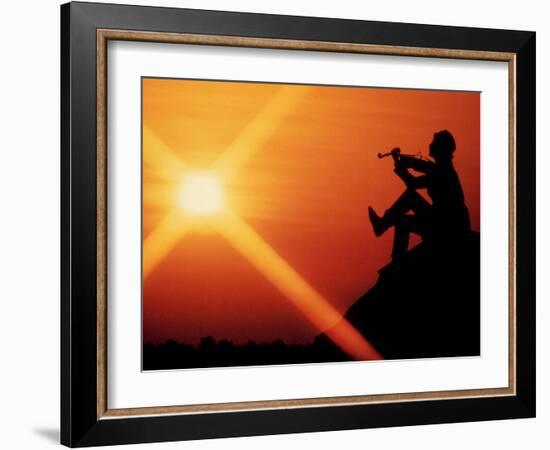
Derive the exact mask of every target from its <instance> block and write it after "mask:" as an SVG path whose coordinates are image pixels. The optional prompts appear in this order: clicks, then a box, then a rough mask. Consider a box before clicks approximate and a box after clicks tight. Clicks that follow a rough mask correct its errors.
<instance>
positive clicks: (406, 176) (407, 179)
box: [394, 163, 428, 189]
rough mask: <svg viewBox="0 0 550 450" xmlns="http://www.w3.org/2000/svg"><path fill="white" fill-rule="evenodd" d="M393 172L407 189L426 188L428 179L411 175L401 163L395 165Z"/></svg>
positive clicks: (424, 176) (423, 176)
mask: <svg viewBox="0 0 550 450" xmlns="http://www.w3.org/2000/svg"><path fill="white" fill-rule="evenodd" d="M415 170H416V169H415ZM394 172H395V173H396V174H397V176H398V177H399V178H401V179H402V180H403V182H404V183H405V185H406V186H407V187H408V188H409V189H423V188H426V187H427V178H428V177H427V176H426V175H420V176H418V177H415V176H414V175H411V173H410V172H409V170H408V169H407V167H406V166H405V165H403V164H401V163H397V164H395V169H394Z"/></svg>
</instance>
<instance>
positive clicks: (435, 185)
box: [369, 130, 470, 261]
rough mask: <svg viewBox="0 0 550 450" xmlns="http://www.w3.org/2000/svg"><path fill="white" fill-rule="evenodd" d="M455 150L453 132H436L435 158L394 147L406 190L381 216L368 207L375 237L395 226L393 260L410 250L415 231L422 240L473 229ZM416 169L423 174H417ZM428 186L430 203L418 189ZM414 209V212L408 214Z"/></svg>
mask: <svg viewBox="0 0 550 450" xmlns="http://www.w3.org/2000/svg"><path fill="white" fill-rule="evenodd" d="M455 149H456V144H455V140H454V138H453V135H452V134H451V133H450V132H449V131H447V130H443V131H439V132H437V133H435V134H434V136H433V140H432V142H431V144H430V152H429V155H430V157H431V158H433V160H434V161H428V160H423V159H419V158H415V157H411V156H405V155H400V153H399V149H394V150H392V156H393V159H394V163H395V169H394V172H395V173H396V174H397V175H398V176H399V178H401V179H402V180H403V181H404V182H405V185H406V186H407V189H406V190H405V192H404V193H403V194H402V195H401V196H400V197H399V198H398V199H397V201H396V202H395V203H394V204H393V206H392V207H391V208H390V209H388V210H386V212H385V213H384V215H383V216H382V217H380V216H378V214H376V212H375V211H374V210H373V209H372V208H371V207H369V218H370V221H371V224H372V228H373V230H374V234H375V235H376V236H381V235H382V234H384V232H385V231H386V230H388V229H389V228H391V227H392V226H393V227H395V234H394V242H393V250H392V259H393V260H394V261H395V260H398V259H399V258H400V257H401V256H403V255H404V254H405V253H406V252H407V249H408V245H409V234H410V233H415V234H418V235H420V236H421V237H422V239H423V240H426V239H431V238H443V239H445V238H450V239H452V237H451V236H452V235H456V234H461V233H465V232H466V231H468V230H469V229H470V217H469V214H468V209H467V208H466V205H465V204H464V193H463V191H462V186H461V185H460V180H459V178H458V175H457V173H456V171H455V168H454V166H453V161H452V158H453V153H454V151H455ZM409 169H413V170H415V171H417V172H420V173H422V174H423V175H420V176H414V175H412V174H411V173H410V172H409ZM423 188H426V189H427V191H428V195H429V196H430V198H431V199H432V203H431V204H430V203H429V202H428V201H427V200H426V199H424V197H422V196H421V195H420V194H419V193H418V192H417V189H423ZM409 211H412V212H413V213H414V214H407V213H408V212H409Z"/></svg>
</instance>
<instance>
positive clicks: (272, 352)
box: [143, 336, 349, 370]
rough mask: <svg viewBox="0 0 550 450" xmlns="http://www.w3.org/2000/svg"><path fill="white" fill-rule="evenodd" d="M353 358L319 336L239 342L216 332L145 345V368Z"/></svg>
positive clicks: (184, 367)
mask: <svg viewBox="0 0 550 450" xmlns="http://www.w3.org/2000/svg"><path fill="white" fill-rule="evenodd" d="M347 360H349V358H348V357H347V356H346V355H345V354H343V353H342V352H341V351H340V350H338V349H337V348H335V347H332V346H327V345H326V342H325V339H324V338H323V337H321V336H319V337H317V338H316V339H315V340H314V341H313V342H312V343H310V344H296V343H292V344H287V343H285V342H284V341H282V340H281V339H277V340H275V341H273V342H269V343H268V342H263V343H257V342H255V341H252V340H250V341H248V342H247V343H246V344H242V345H239V344H235V343H234V342H233V341H231V340H227V339H221V340H219V341H217V340H216V339H214V338H213V337H212V336H206V337H203V338H201V340H200V343H199V344H198V346H194V345H190V344H185V343H179V342H176V341H174V340H167V341H165V342H163V343H160V344H154V343H145V344H144V345H143V370H168V369H189V368H205V367H230V366H256V365H276V364H305V363H319V362H336V361H347Z"/></svg>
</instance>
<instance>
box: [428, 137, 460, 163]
mask: <svg viewBox="0 0 550 450" xmlns="http://www.w3.org/2000/svg"><path fill="white" fill-rule="evenodd" d="M455 149H456V143H455V138H454V137H453V135H452V134H451V133H450V132H449V131H448V130H443V131H438V132H437V133H434V137H433V140H432V143H431V144H430V156H431V157H432V158H434V159H436V160H437V159H451V158H452V157H453V153H454V151H455Z"/></svg>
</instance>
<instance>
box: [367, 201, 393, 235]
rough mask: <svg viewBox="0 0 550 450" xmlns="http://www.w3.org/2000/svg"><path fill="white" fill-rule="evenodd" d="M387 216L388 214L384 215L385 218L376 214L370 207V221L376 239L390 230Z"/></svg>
mask: <svg viewBox="0 0 550 450" xmlns="http://www.w3.org/2000/svg"><path fill="white" fill-rule="evenodd" d="M385 216H386V214H384V217H380V216H379V215H378V214H376V211H375V210H374V209H372V207H370V206H369V219H370V223H371V225H372V230H373V231H374V235H375V236H376V237H380V236H382V235H383V234H384V233H385V231H386V230H387V229H388V228H389V225H388V221H387V220H386V218H385Z"/></svg>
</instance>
